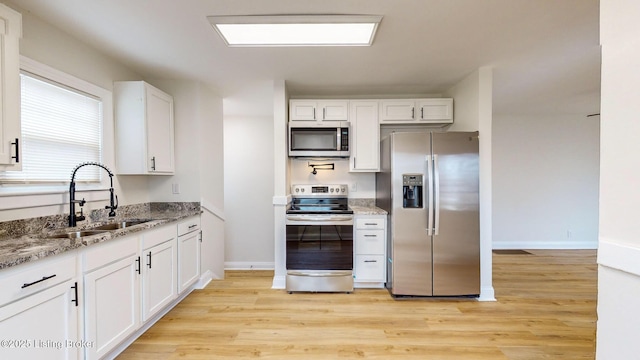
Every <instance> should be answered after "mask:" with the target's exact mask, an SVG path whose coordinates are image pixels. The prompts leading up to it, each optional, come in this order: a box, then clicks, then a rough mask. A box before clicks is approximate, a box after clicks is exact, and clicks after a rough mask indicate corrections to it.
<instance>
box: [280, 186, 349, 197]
mask: <svg viewBox="0 0 640 360" xmlns="http://www.w3.org/2000/svg"><path fill="white" fill-rule="evenodd" d="M348 194H349V186H348V185H346V184H338V185H324V184H323V185H291V195H292V196H298V197H300V196H305V197H328V196H339V197H347V196H348Z"/></svg>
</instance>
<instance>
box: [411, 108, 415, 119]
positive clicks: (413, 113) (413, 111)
mask: <svg viewBox="0 0 640 360" xmlns="http://www.w3.org/2000/svg"><path fill="white" fill-rule="evenodd" d="M415 117H416V108H415V107H412V108H411V118H412V119H413V118H415Z"/></svg>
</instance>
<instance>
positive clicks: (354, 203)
mask: <svg viewBox="0 0 640 360" xmlns="http://www.w3.org/2000/svg"><path fill="white" fill-rule="evenodd" d="M349 208H351V210H353V214H354V215H387V211H386V210H383V209H381V208H379V207H377V206H376V200H375V199H349Z"/></svg>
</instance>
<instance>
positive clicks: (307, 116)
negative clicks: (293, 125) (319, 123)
mask: <svg viewBox="0 0 640 360" xmlns="http://www.w3.org/2000/svg"><path fill="white" fill-rule="evenodd" d="M317 107H318V102H317V101H315V100H291V101H289V121H316V120H317V119H319V117H317V115H318V114H316V111H317V109H316V108H317Z"/></svg>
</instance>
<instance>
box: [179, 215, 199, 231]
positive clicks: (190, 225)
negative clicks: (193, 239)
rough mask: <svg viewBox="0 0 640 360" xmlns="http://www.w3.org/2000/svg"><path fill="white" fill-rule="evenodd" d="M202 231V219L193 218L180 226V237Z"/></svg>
mask: <svg viewBox="0 0 640 360" xmlns="http://www.w3.org/2000/svg"><path fill="white" fill-rule="evenodd" d="M198 230H200V217H199V216H197V217H193V218H189V219H187V220H184V221H182V222H180V223H179V224H178V236H182V235H184V234H187V233H190V232H192V231H198Z"/></svg>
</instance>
